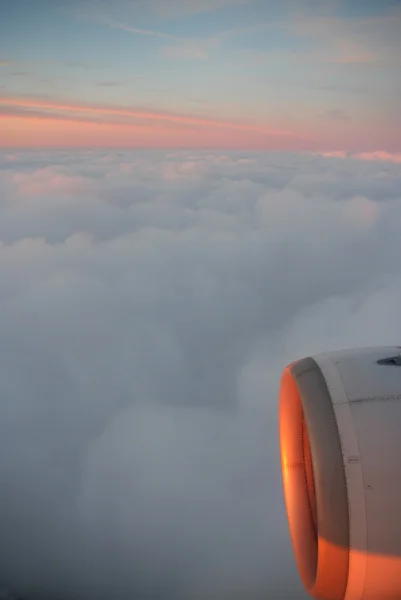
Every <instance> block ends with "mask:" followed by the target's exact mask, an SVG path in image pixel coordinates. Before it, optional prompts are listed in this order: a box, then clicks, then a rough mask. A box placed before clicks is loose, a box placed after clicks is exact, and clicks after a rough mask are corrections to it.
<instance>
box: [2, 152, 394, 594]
mask: <svg viewBox="0 0 401 600" xmlns="http://www.w3.org/2000/svg"><path fill="white" fill-rule="evenodd" d="M400 184H401V168H400V164H397V163H396V162H389V161H387V160H386V158H385V157H384V156H381V160H380V161H377V160H366V157H365V159H362V158H361V159H359V158H341V157H321V156H311V155H307V156H301V155H296V154H285V153H271V154H263V153H261V154H259V153H249V154H244V153H242V154H241V153H230V154H226V155H219V154H212V153H191V154H189V153H187V152H178V153H170V154H166V153H162V152H159V153H157V152H79V153H71V152H57V153H48V152H34V153H29V152H24V153H16V154H10V153H5V152H3V153H2V154H1V155H0V281H1V292H0V333H1V335H0V353H1V357H2V360H1V362H0V369H1V376H0V394H1V399H2V401H1V403H0V484H1V489H2V498H1V501H0V528H1V531H2V536H1V538H0V555H1V561H0V565H1V567H0V587H1V585H4V587H5V588H7V589H10V590H11V591H13V592H15V593H18V594H21V595H24V597H26V598H29V599H31V600H47V599H49V600H51V599H54V598H55V597H57V598H59V599H60V600H70V599H74V600H77V599H78V600H95V599H96V600H109V599H110V598H113V600H131V599H132V598H134V597H135V598H138V600H141V599H142V598H146V599H159V598H163V600H198V599H199V600H200V599H202V600H208V599H214V600H215V599H216V598H219V600H220V599H222V600H223V599H225V598H227V599H228V598H230V599H233V598H238V599H239V598H241V599H242V598H247V599H248V600H249V598H255V599H259V598H266V597H272V598H294V599H295V598H297V599H298V598H304V597H305V596H304V595H303V592H302V589H301V585H300V582H299V580H298V575H297V572H296V568H295V565H294V561H293V557H292V551H291V547H290V542H289V536H288V530H287V524H286V517H285V510H284V505H283V494H282V484H281V474H280V467H279V452H278V435H277V428H278V424H277V393H278V386H279V379H280V375H281V370H282V368H283V367H284V366H285V364H286V363H288V362H290V361H291V360H293V359H296V358H298V357H301V356H303V355H306V354H308V353H313V352H319V351H323V350H327V349H337V348H341V347H345V346H355V345H365V344H381V343H383V344H393V343H399V340H400V337H401V324H400V322H399V319H398V318H397V314H398V312H399V306H400V301H401V262H400V250H401V204H400V201H401V197H400V189H401V185H400Z"/></svg>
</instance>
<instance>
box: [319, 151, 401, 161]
mask: <svg viewBox="0 0 401 600" xmlns="http://www.w3.org/2000/svg"><path fill="white" fill-rule="evenodd" d="M318 154H319V155H320V156H324V157H326V158H353V159H358V160H368V161H379V162H384V163H401V153H399V152H385V151H384V150H376V152H359V153H358V152H356V153H351V152H347V151H345V150H334V151H332V152H330V151H329V152H319V153H318Z"/></svg>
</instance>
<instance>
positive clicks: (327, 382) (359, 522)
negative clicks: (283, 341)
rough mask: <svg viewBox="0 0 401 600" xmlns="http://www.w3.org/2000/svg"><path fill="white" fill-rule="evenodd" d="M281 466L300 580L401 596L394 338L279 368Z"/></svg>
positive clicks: (331, 588) (400, 374)
mask: <svg viewBox="0 0 401 600" xmlns="http://www.w3.org/2000/svg"><path fill="white" fill-rule="evenodd" d="M279 428H280V451H281V467H282V474H283V484H284V496H285V503H286V509H287V517H288V524H289V529H290V535H291V540H292V545H293V549H294V553H295V559H296V563H297V566H298V571H299V574H300V577H301V579H302V582H303V584H304V587H305V588H306V590H307V592H308V593H309V594H310V595H311V596H312V597H313V598H317V599H320V600H387V599H388V600H390V599H393V600H395V599H396V598H398V599H400V598H401V347H399V346H390V347H380V348H362V349H355V350H344V351H340V352H332V353H327V354H320V355H317V356H313V357H308V358H303V359H301V360H299V361H296V362H294V363H292V364H290V365H288V366H287V367H286V369H285V370H284V372H283V374H282V379H281V387H280V402H279Z"/></svg>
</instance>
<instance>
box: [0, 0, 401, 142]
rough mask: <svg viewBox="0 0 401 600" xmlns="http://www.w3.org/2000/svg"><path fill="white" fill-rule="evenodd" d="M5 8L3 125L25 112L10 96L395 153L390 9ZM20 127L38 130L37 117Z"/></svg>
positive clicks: (139, 3)
mask: <svg viewBox="0 0 401 600" xmlns="http://www.w3.org/2000/svg"><path fill="white" fill-rule="evenodd" d="M7 4H8V5H5V3H3V5H2V8H1V9H0V11H1V13H2V14H1V15H0V16H1V19H0V65H1V66H0V85H1V87H0V94H1V96H2V98H3V102H2V114H3V115H5V116H4V117H3V118H6V116H8V117H10V118H11V116H13V118H14V121H15V120H16V119H17V115H16V114H15V113H16V112H18V111H19V114H18V118H19V119H21V118H22V117H23V116H24V115H22V114H20V113H22V112H23V111H22V109H21V107H19V108H18V110H17V107H16V105H15V104H13V99H15V98H17V99H21V98H22V99H24V100H27V99H28V100H29V99H32V98H34V99H36V100H37V99H47V100H51V101H52V102H54V104H55V105H58V106H59V105H60V104H62V103H63V102H64V103H65V102H66V101H68V102H74V103H76V104H78V105H79V104H80V103H81V104H82V103H83V104H88V103H96V104H99V103H100V104H104V105H107V106H109V105H112V106H114V107H116V108H118V107H125V108H134V109H141V110H142V109H143V110H145V111H146V110H153V111H159V112H160V113H161V114H164V113H166V112H169V111H175V112H177V113H179V114H183V115H189V116H194V117H208V118H212V119H217V120H218V119H232V120H234V121H235V122H236V121H237V120H241V121H244V120H245V121H252V122H253V123H254V124H258V125H259V126H260V127H262V128H265V129H266V130H273V129H274V130H280V131H285V132H286V135H287V138H288V135H289V134H290V133H292V134H293V137H296V138H299V136H302V137H304V138H305V145H306V146H308V144H309V145H311V144H312V145H313V144H315V145H316V144H317V146H319V143H320V145H321V146H324V147H325V148H326V149H328V148H329V147H331V146H332V147H333V148H334V147H335V148H337V149H339V148H340V146H341V147H343V148H344V149H356V150H363V149H365V150H371V151H373V150H387V151H395V150H398V149H399V148H398V144H399V142H397V139H396V135H395V131H396V130H397V128H399V127H400V122H401V119H400V114H399V109H398V102H397V100H396V98H397V94H399V93H400V91H401V76H400V66H401V65H400V62H401V59H400V56H401V43H400V40H399V30H400V27H401V5H400V3H399V2H394V1H385V2H373V1H370V2H361V1H359V0H358V1H356V2H338V1H328V2H321V1H320V2H317V1H304V2H293V1H290V0H287V1H283V2H281V3H277V2H270V1H268V0H214V1H209V0H207V1H205V2H203V3H200V2H198V1H196V2H195V1H192V0H146V2H145V1H143V0H136V1H135V0H132V1H129V0H115V1H114V2H111V1H106V0H98V1H96V0H81V1H80V2H78V1H76V0H59V1H57V0H56V1H50V0H39V1H38V2H31V1H27V0H15V1H13V2H9V3H7ZM398 97H399V96H398ZM5 100H7V102H6V101H5ZM7 107H8V108H7ZM38 109H39V107H35V110H36V113H35V118H37V119H39V118H40V115H39V113H38ZM30 110H31V112H32V107H31V108H30ZM43 110H44V109H43ZM46 110H47V111H48V110H49V109H46ZM24 111H25V118H28V116H30V118H31V119H32V118H33V116H34V115H32V114H31V115H28V114H26V113H27V111H28V109H27V107H25V109H24ZM42 112H43V111H42ZM52 116H53V117H56V116H57V115H56V114H53V115H52ZM58 116H60V115H58ZM46 118H47V119H49V118H50V115H49V114H46ZM18 123H19V122H18ZM18 123H17V121H15V122H14V125H12V126H11V125H10V122H8V123H7V132H8V133H7V136H6V137H7V140H8V141H10V139H9V138H10V136H12V135H14V136H16V138H17V137H18V139H19V138H20V137H21V134H20V133H19V131H20V130H21V124H18ZM29 127H34V128H35V131H39V129H38V127H39V125H38V123H36V125H33V124H32V123H30V125H29ZM339 128H341V130H340V129H339ZM117 137H118V135H117ZM209 137H210V136H209ZM212 137H213V136H211V137H210V139H211V142H213V139H212ZM308 137H309V138H313V139H314V141H312V140H311V139H309V141H308V140H306V138H308ZM188 139H189V138H188ZM241 139H242V138H241ZM193 140H194V145H195V146H196V145H197V140H198V138H197V136H196V134H195V132H193ZM353 140H354V145H355V148H351V146H352V144H353ZM270 141H271V140H270ZM248 142H249V143H251V142H250V141H249V140H248ZM0 143H1V140H0ZM227 143H228V144H229V145H230V144H232V143H234V142H233V140H227ZM258 143H259V142H258ZM260 143H261V142H260ZM238 144H239V145H241V140H240V139H238ZM267 145H269V144H267Z"/></svg>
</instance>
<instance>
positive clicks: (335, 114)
mask: <svg viewBox="0 0 401 600" xmlns="http://www.w3.org/2000/svg"><path fill="white" fill-rule="evenodd" d="M326 115H327V116H328V117H329V118H330V119H333V120H334V121H349V120H350V118H351V117H350V116H349V115H348V114H347V112H346V111H345V110H343V109H342V108H332V109H329V110H326Z"/></svg>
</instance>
